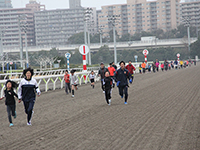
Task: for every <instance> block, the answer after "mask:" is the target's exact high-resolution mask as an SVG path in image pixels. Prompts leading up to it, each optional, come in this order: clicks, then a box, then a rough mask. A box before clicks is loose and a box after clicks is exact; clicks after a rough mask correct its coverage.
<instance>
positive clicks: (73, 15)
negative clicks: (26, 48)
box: [34, 8, 85, 46]
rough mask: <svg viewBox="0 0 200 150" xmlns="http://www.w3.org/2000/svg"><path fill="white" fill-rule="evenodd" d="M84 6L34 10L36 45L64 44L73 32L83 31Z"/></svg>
mask: <svg viewBox="0 0 200 150" xmlns="http://www.w3.org/2000/svg"><path fill="white" fill-rule="evenodd" d="M84 12H85V9H84V8H78V9H57V10H45V11H40V12H35V13H34V16H35V37H36V45H37V46H40V45H42V46H44V45H50V46H56V45H65V44H67V42H68V38H69V37H70V36H72V35H73V34H76V33H79V32H83V31H84Z"/></svg>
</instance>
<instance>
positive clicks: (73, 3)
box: [69, 0, 81, 9]
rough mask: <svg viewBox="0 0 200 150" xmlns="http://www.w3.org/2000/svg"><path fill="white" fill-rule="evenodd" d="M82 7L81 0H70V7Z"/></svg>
mask: <svg viewBox="0 0 200 150" xmlns="http://www.w3.org/2000/svg"><path fill="white" fill-rule="evenodd" d="M80 7H81V0H69V8H70V9H76V8H80Z"/></svg>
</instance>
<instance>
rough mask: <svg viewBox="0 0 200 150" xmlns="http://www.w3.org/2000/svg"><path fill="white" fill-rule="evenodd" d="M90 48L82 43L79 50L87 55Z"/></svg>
mask: <svg viewBox="0 0 200 150" xmlns="http://www.w3.org/2000/svg"><path fill="white" fill-rule="evenodd" d="M89 51H90V49H89V47H88V46H87V45H81V46H80V47H79V52H80V53H81V54H82V55H86V54H87V53H89Z"/></svg>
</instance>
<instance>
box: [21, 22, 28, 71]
mask: <svg viewBox="0 0 200 150" xmlns="http://www.w3.org/2000/svg"><path fill="white" fill-rule="evenodd" d="M22 30H23V31H24V33H25V48H26V64H27V68H28V67H29V60H28V49H27V30H28V24H27V22H26V23H25V24H24V25H23V26H22Z"/></svg>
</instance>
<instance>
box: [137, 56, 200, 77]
mask: <svg viewBox="0 0 200 150" xmlns="http://www.w3.org/2000/svg"><path fill="white" fill-rule="evenodd" d="M192 64H194V65H196V61H195V60H194V61H192V60H185V61H183V60H180V61H178V60H174V61H167V60H165V61H164V62H163V63H160V62H159V61H158V59H156V61H155V62H153V63H146V62H143V63H141V64H140V65H139V72H140V73H141V74H142V73H145V72H152V71H153V72H154V73H155V72H156V71H157V72H158V71H159V70H160V69H161V70H162V71H164V70H165V71H167V70H171V69H180V68H186V67H188V66H191V65H192Z"/></svg>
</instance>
